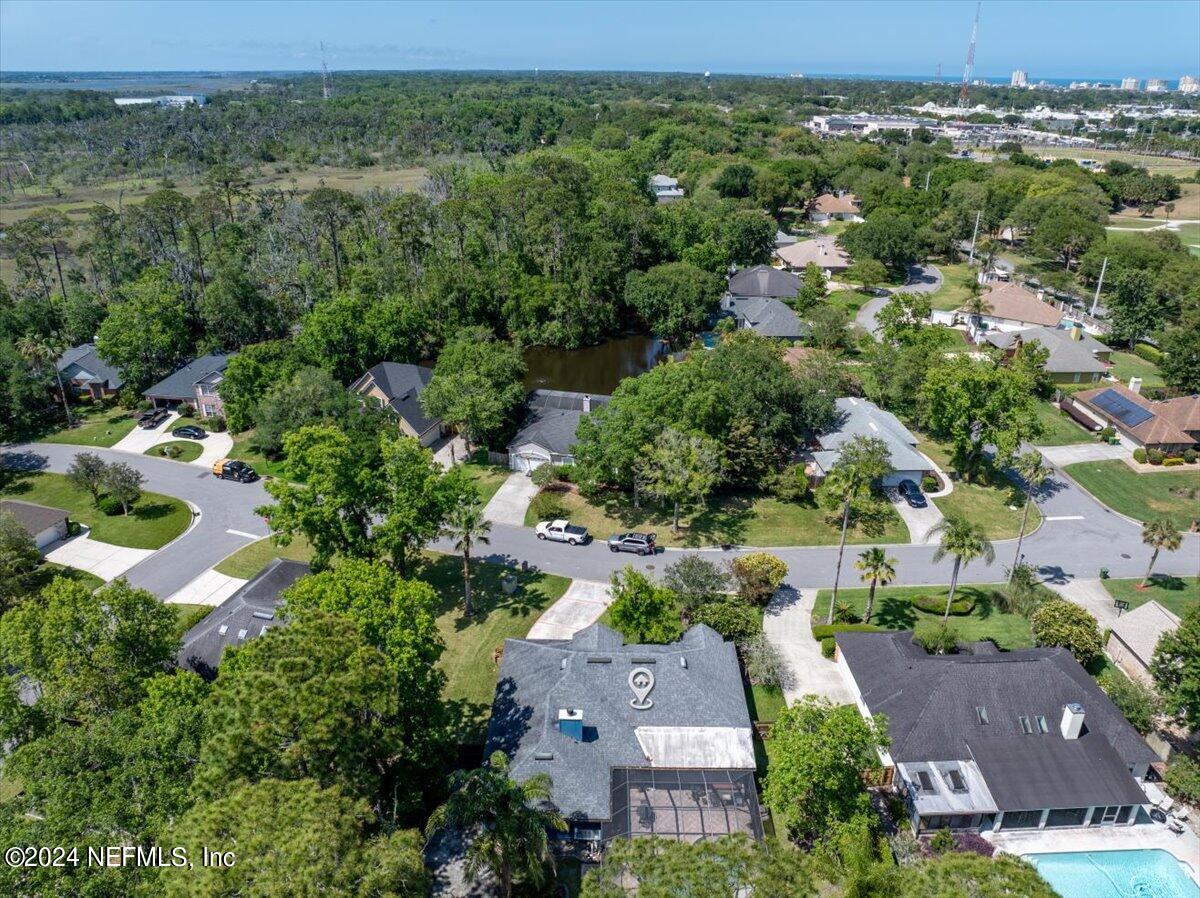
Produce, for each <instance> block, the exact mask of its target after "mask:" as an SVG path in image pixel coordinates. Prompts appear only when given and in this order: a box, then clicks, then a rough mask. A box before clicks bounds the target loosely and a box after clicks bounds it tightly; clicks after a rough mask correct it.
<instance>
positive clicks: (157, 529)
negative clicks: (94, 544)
mask: <svg viewBox="0 0 1200 898" xmlns="http://www.w3.org/2000/svg"><path fill="white" fill-rule="evenodd" d="M0 496H5V497H7V498H10V499H20V500H22V501H24V502H35V503H37V504H38V505H49V506H50V507H51V508H62V509H64V510H66V511H67V512H69V513H70V516H71V520H73V521H78V522H79V523H80V524H84V525H86V526H87V527H89V528H91V533H90V534H89V535H90V536H91V538H92V539H97V540H100V541H101V542H106V543H112V544H113V545H117V546H128V547H129V548H131V549H159V548H162V547H163V546H164V545H166V544H167V543H169V542H170V541H171V540H173V539H174V538H175V537H177V536H179V534H181V533H183V531H184V530H186V529H187V527H188V524H190V523H191V521H192V512H191V509H190V508H188V507H187V505H186V504H184V503H183V502H180V501H179V500H178V499H175V498H172V497H171V496H163V495H160V494H158V493H142V497H141V498H140V499H138V501H137V503H136V504H135V505H134V506H133V508H132V509H131V510H130V512H129V514H128V515H123V514H115V515H112V516H109V515H106V514H104V513H103V512H101V511H99V510H98V509H96V508H94V507H93V506H92V497H91V496H90V495H89V494H88V493H86V492H85V491H83V490H80V489H77V488H75V487H73V486H72V485H71V484H70V483H69V482H68V481H67V478H66V477H65V476H63V475H62V474H49V473H44V472H35V473H26V474H10V475H8V476H5V477H4V478H3V480H2V481H0Z"/></svg>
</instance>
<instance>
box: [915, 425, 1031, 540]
mask: <svg viewBox="0 0 1200 898" xmlns="http://www.w3.org/2000/svg"><path fill="white" fill-rule="evenodd" d="M917 436H918V443H917V448H918V449H920V450H921V451H922V452H924V453H925V454H926V455H928V456H929V457H930V458H932V459H933V460H934V461H935V462H937V463H938V465H940V466H941V468H942V470H943V471H947V472H948V471H950V470H951V468H952V467H953V466H952V465H951V464H950V452H949V450H948V449H947V447H945V446H944V445H942V444H939V443H936V442H934V441H932V440H931V439H929V438H928V437H924V436H921V435H920V434H918V435H917ZM1024 501H1025V499H1024V497H1023V496H1022V495H1021V494H1020V493H1019V491H1018V490H1017V489H1016V486H1015V485H1014V484H1013V483H1012V482H1011V481H1009V480H1008V479H1007V478H1006V477H1005V476H1004V475H1003V474H1001V473H1000V472H998V471H990V470H985V471H982V472H981V473H980V474H979V476H978V477H976V479H975V480H974V481H973V482H972V483H967V482H966V481H964V480H962V479H959V480H956V481H954V490H953V491H952V492H951V493H950V495H948V496H942V497H940V498H937V499H934V500H933V502H934V504H935V505H937V507H938V508H940V509H941V511H942V514H944V515H958V516H959V517H964V518H966V519H967V520H969V521H974V522H975V523H977V524H979V525H981V526H982V527H983V529H984V532H985V533H986V534H987V537H988V539H1013V538H1015V537H1016V536H1017V534H1018V532H1019V531H1020V529H1021V514H1022V510H1023V503H1024ZM1014 505H1015V506H1016V508H1013V507H1011V506H1014ZM1041 519H1042V515H1041V512H1040V511H1038V508H1037V505H1033V506H1031V507H1030V509H1029V520H1028V522H1027V523H1026V525H1025V531H1026V533H1030V532H1032V531H1033V530H1034V529H1035V528H1036V527H1037V526H1038V523H1039V522H1040V521H1041Z"/></svg>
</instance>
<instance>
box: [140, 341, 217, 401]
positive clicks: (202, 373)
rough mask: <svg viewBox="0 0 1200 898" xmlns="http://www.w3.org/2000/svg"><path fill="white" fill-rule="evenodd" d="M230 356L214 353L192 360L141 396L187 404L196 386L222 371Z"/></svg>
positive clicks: (193, 395)
mask: <svg viewBox="0 0 1200 898" xmlns="http://www.w3.org/2000/svg"><path fill="white" fill-rule="evenodd" d="M231 358H233V356H232V355H226V354H225V353H221V352H214V353H211V354H209V355H202V356H200V357H199V358H196V359H192V360H191V361H190V362H188V363H187V364H186V365H184V366H183V367H182V368H180V369H179V370H178V371H176V372H175V373H174V374H170V375H168V376H167V377H164V378H163V379H162V380H160V381H159V382H158V383H156V384H155V385H154V386H152V387H149V388H147V389H145V390H143V391H142V395H143V396H149V397H150V398H151V399H168V400H176V399H177V400H180V401H183V402H188V401H191V400H194V399H195V398H196V390H195V386H196V384H197V383H198V382H199V381H200V380H201V379H203V378H205V377H207V376H208V375H210V374H213V373H215V372H218V371H224V370H225V366H226V365H228V364H229V360H230V359H231Z"/></svg>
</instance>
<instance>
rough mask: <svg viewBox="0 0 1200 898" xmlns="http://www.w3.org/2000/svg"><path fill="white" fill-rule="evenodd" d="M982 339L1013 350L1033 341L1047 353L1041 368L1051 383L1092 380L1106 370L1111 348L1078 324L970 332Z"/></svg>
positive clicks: (1010, 352) (1091, 381) (1011, 352)
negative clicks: (1072, 325) (1077, 325)
mask: <svg viewBox="0 0 1200 898" xmlns="http://www.w3.org/2000/svg"><path fill="white" fill-rule="evenodd" d="M974 336H975V338H976V340H977V341H978V342H981V343H983V342H986V343H989V344H991V345H992V346H995V347H996V348H998V349H1002V350H1004V351H1005V353H1006V354H1008V355H1012V354H1015V353H1016V351H1017V350H1018V349H1020V348H1021V346H1022V345H1024V344H1026V343H1037V344H1039V345H1040V346H1042V347H1043V348H1044V349H1046V350H1047V351H1048V352H1049V353H1050V355H1049V357H1048V358H1047V359H1046V364H1045V365H1044V366H1043V370H1044V371H1045V372H1046V373H1047V374H1048V375H1049V376H1050V380H1052V381H1054V382H1055V383H1064V384H1069V383H1075V384H1078V383H1095V382H1096V381H1098V380H1100V378H1102V377H1104V376H1105V375H1106V374H1107V373H1108V369H1109V355H1110V353H1111V352H1112V350H1110V349H1109V347H1107V346H1105V345H1104V344H1103V343H1101V342H1100V341H1099V340H1097V339H1095V338H1094V337H1092V336H1091V335H1089V334H1087V333H1085V332H1084V330H1083V328H1082V327H1066V328H1062V327H1031V328H1029V329H1027V330H1019V331H1003V330H988V331H979V332H978V333H976V334H974Z"/></svg>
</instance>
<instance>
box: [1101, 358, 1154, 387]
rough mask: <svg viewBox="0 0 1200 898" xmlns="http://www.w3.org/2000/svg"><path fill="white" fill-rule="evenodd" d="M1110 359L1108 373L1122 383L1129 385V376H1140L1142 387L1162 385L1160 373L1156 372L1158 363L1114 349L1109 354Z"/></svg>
mask: <svg viewBox="0 0 1200 898" xmlns="http://www.w3.org/2000/svg"><path fill="white" fill-rule="evenodd" d="M1110 358H1111V359H1112V363H1113V365H1112V368H1110V369H1109V373H1110V374H1111V375H1112V376H1113V377H1115V378H1116V379H1117V380H1119V381H1120V382H1121V383H1123V384H1124V385H1125V386H1129V378H1131V377H1140V378H1141V379H1142V386H1143V387H1161V386H1163V379H1162V375H1161V374H1159V372H1158V365H1156V364H1154V363H1153V362H1147V361H1146V360H1145V359H1144V358H1142V357H1141V356H1137V355H1134V354H1133V353H1132V352H1121V351H1116V352H1113V354H1112V355H1111V356H1110Z"/></svg>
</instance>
